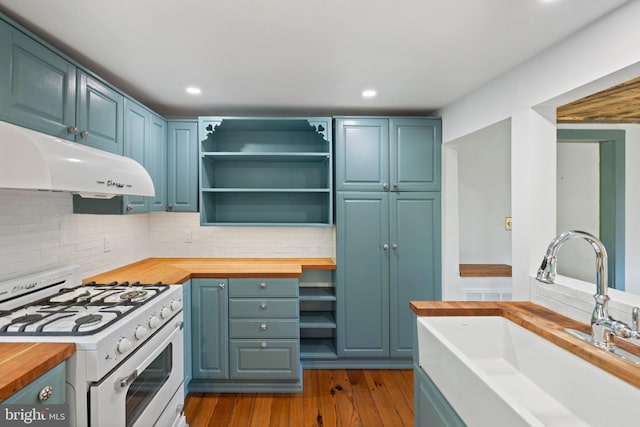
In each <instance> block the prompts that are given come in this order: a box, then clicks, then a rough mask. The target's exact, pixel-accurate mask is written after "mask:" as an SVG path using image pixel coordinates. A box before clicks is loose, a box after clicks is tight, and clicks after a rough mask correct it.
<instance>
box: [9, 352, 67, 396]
mask: <svg viewBox="0 0 640 427" xmlns="http://www.w3.org/2000/svg"><path fill="white" fill-rule="evenodd" d="M75 351H76V345H75V344H67V343H0V401H1V400H4V399H6V398H7V397H9V396H11V395H12V394H14V393H15V392H17V391H18V390H20V389H21V388H23V387H24V386H26V385H28V384H29V383H30V382H32V381H33V380H35V379H36V378H38V377H39V376H41V375H42V374H44V373H46V372H47V371H48V370H49V369H51V368H53V367H55V366H56V365H58V364H59V363H60V362H62V361H64V360H66V359H68V358H69V357H71V356H72V355H73V353H75Z"/></svg>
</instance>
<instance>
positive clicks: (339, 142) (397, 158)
mask: <svg viewBox="0 0 640 427" xmlns="http://www.w3.org/2000/svg"><path fill="white" fill-rule="evenodd" d="M335 126H336V147H337V150H338V152H337V153H336V187H337V190H338V191H439V190H440V150H441V147H440V140H441V132H442V124H441V120H440V119H439V118H413V117H407V118H391V119H387V118H360V117H343V118H338V119H336V124H335Z"/></svg>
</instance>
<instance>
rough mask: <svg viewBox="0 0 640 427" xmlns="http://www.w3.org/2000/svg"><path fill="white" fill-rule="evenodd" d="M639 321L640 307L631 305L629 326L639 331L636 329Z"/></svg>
mask: <svg viewBox="0 0 640 427" xmlns="http://www.w3.org/2000/svg"><path fill="white" fill-rule="evenodd" d="M639 323H640V307H633V310H631V328H632V329H633V330H634V331H635V332H640V330H639V329H638V326H639Z"/></svg>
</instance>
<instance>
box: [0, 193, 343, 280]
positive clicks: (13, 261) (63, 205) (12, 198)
mask: <svg viewBox="0 0 640 427" xmlns="http://www.w3.org/2000/svg"><path fill="white" fill-rule="evenodd" d="M187 231H188V232H190V233H191V240H192V243H185V242H184V240H185V232H187ZM105 237H108V238H109V240H110V247H111V250H110V251H108V252H105V251H104V238H105ZM334 241H335V238H334V229H333V228H332V227H200V220H199V214H198V213H152V214H136V215H78V214H73V205H72V197H71V195H70V194H69V193H54V192H46V191H15V190H2V189H0V280H3V279H6V278H9V277H15V276H19V275H23V274H27V273H30V272H36V271H42V270H46V269H50V268H54V267H59V266H65V265H74V264H77V265H80V267H81V271H82V277H89V276H92V275H95V274H98V273H101V272H104V271H108V270H111V269H114V268H117V267H121V266H123V265H126V264H130V263H132V262H135V261H139V260H141V259H144V258H148V257H150V256H156V257H230V258H233V257H280V258H282V257H322V258H324V257H329V258H335V250H334V243H333V242H334Z"/></svg>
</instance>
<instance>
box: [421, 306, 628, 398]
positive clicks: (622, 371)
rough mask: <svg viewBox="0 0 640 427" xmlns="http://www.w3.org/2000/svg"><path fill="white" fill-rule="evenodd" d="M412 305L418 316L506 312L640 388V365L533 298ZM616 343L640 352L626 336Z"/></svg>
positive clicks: (497, 314) (522, 323)
mask: <svg viewBox="0 0 640 427" xmlns="http://www.w3.org/2000/svg"><path fill="white" fill-rule="evenodd" d="M409 306H410V307H411V310H413V312H414V313H416V314H417V315H418V316H502V317H504V318H506V319H509V320H510V321H512V322H514V323H516V324H518V325H520V326H522V327H524V328H526V329H528V330H530V331H531V332H534V333H536V334H537V335H539V336H541V337H543V338H545V339H547V340H548V341H551V342H552V343H554V344H556V345H558V346H560V347H562V348H563V349H565V350H567V351H570V352H571V353H573V354H575V355H576V356H578V357H580V358H582V359H584V360H586V361H587V362H590V363H592V364H594V365H596V366H598V367H600V368H601V369H604V370H605V371H607V372H609V373H610V374H612V375H615V376H616V377H618V378H620V379H622V380H624V381H626V382H628V383H630V384H632V385H634V386H635V387H638V388H640V366H635V365H633V364H631V363H629V362H627V361H624V360H622V359H620V358H618V357H616V356H614V355H612V354H609V353H607V352H606V351H604V350H601V349H599V348H596V347H594V346H593V345H591V344H588V343H586V342H584V341H582V340H580V339H578V338H574V337H573V336H571V335H569V334H568V333H566V332H565V331H564V329H565V328H572V329H576V330H579V331H582V332H586V333H589V331H590V327H589V326H588V325H585V324H584V323H580V322H578V321H576V320H573V319H570V318H568V317H566V316H563V315H561V314H559V313H556V312H555V311H551V310H549V309H547V308H544V307H542V306H539V305H537V304H533V303H531V302H466V301H465V302H457V301H411V302H410V303H409ZM616 343H617V344H618V345H619V346H620V347H621V348H624V349H625V350H627V351H629V352H631V353H633V354H636V355H638V356H640V346H636V345H634V344H630V343H627V342H625V341H624V340H616Z"/></svg>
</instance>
